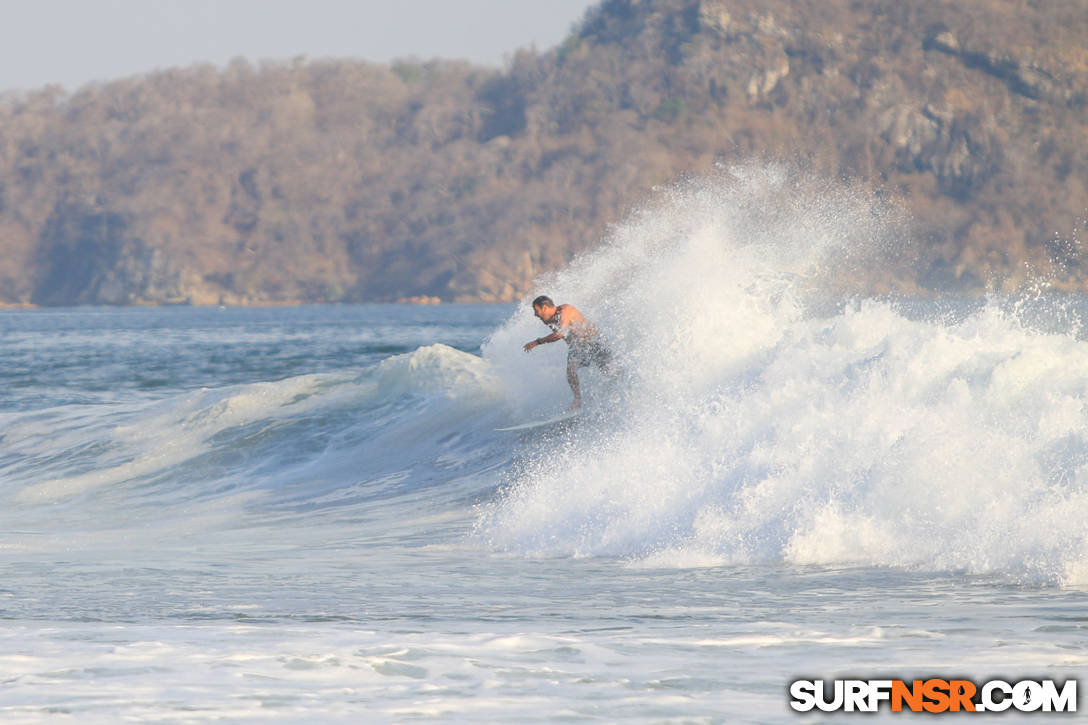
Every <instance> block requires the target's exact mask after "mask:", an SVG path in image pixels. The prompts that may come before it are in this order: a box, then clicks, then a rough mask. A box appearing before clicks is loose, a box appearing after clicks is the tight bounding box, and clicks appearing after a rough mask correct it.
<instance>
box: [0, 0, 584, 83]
mask: <svg viewBox="0 0 1088 725" xmlns="http://www.w3.org/2000/svg"><path fill="white" fill-rule="evenodd" d="M593 4H596V0H0V13H2V15H0V91H4V90H13V89H29V88H37V87H39V86H43V85H47V84H49V83H60V84H61V85H63V86H65V87H66V88H67V89H69V90H74V89H75V88H76V87H78V86H80V85H82V84H83V83H86V82H88V81H98V80H109V79H111V78H117V77H121V76H127V75H133V74H135V73H144V72H147V71H150V70H154V69H156V68H167V67H170V66H178V65H182V66H185V65H191V64H193V63H196V62H199V61H210V62H213V63H217V64H220V65H222V64H225V63H227V62H228V61H229V60H230V59H231V58H234V57H236V56H244V57H246V58H249V59H250V60H262V59H269V58H271V59H280V58H292V57H294V56H297V55H305V56H307V57H309V58H326V57H349V58H365V59H368V60H376V61H388V60H390V59H392V58H397V57H404V56H418V57H420V58H433V57H442V58H468V59H470V60H472V61H475V62H477V63H488V64H492V65H498V64H501V63H502V61H503V57H504V55H505V54H508V53H510V52H511V51H513V50H516V49H517V48H520V47H523V46H526V45H529V44H531V43H535V44H536V46H537V48H539V49H541V50H543V49H544V48H547V47H550V46H552V45H554V44H556V43H558V42H559V41H560V40H562V39H563V37H564V36H565V35H566V34H567V33H568V32H569V31H570V29H571V26H572V25H573V24H574V23H575V22H577V21H578V20H580V19H581V17H582V15H583V14H584V12H585V10H586V8H588V7H589V6H590V5H593Z"/></svg>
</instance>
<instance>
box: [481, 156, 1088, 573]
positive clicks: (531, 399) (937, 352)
mask: <svg viewBox="0 0 1088 725" xmlns="http://www.w3.org/2000/svg"><path fill="white" fill-rule="evenodd" d="M901 224H902V219H901V217H900V216H899V215H898V214H897V213H896V212H895V210H894V209H891V210H890V209H889V208H888V207H887V206H886V205H884V204H882V203H880V202H879V200H876V199H875V198H874V197H872V196H870V195H867V194H864V193H860V192H859V191H858V190H856V189H854V188H851V187H849V186H847V185H835V184H827V183H825V182H820V183H815V182H809V181H807V180H805V179H804V178H803V177H802V176H800V175H798V174H796V173H794V172H792V171H790V170H788V169H784V168H782V167H774V166H762V167H756V166H749V167H742V168H737V169H730V170H725V171H723V172H722V173H721V174H720V175H718V176H716V177H714V178H712V179H706V180H700V181H696V182H691V183H688V184H686V185H684V186H681V187H678V188H676V189H673V190H671V191H670V192H669V193H668V194H667V195H666V198H665V200H664V201H663V203H661V204H659V205H658V206H656V207H654V208H651V209H648V210H644V211H641V212H638V213H636V214H635V215H634V216H633V217H632V219H631V220H629V221H628V222H627V223H625V224H623V225H621V226H619V227H617V228H616V229H615V230H614V231H613V233H612V234H611V236H610V238H609V239H608V240H606V242H605V243H604V244H603V245H602V246H601V248H599V249H598V250H596V251H594V252H593V253H591V254H589V255H586V256H584V257H582V258H579V259H578V260H575V262H574V263H573V264H572V265H571V267H570V268H569V269H567V270H565V271H564V272H562V273H561V274H559V275H556V276H554V277H552V278H549V279H546V280H542V281H541V284H540V291H541V292H545V293H548V294H550V295H551V296H552V297H554V298H556V299H557V300H558V301H561V302H573V303H575V304H577V305H578V306H579V307H580V308H581V309H582V310H583V311H584V312H585V313H586V314H587V316H589V317H591V318H593V319H594V320H596V321H597V322H598V324H599V325H600V327H601V328H602V329H603V330H605V331H606V334H607V336H608V342H609V344H610V345H611V346H612V348H613V350H614V351H615V352H616V353H617V357H618V358H619V359H620V360H622V361H623V365H624V368H625V370H624V373H623V375H622V383H621V384H620V385H618V386H615V387H614V388H612V389H610V390H609V389H608V388H607V387H606V386H603V385H602V384H601V381H600V380H593V378H594V373H593V372H592V371H590V372H589V373H588V375H589V377H590V378H591V384H593V385H595V386H596V388H597V389H598V390H599V391H600V390H605V391H606V392H602V393H599V394H598V398H597V400H596V401H594V402H592V403H591V404H590V408H591V413H590V414H589V415H587V416H586V421H585V423H584V424H583V425H581V426H580V427H577V428H574V429H572V430H570V431H568V432H566V433H565V434H563V436H562V437H561V440H558V441H556V440H550V441H548V442H547V444H546V445H545V444H544V443H543V442H542V443H541V445H540V446H539V447H538V449H537V450H536V451H535V452H530V453H528V454H526V460H525V461H523V462H521V464H520V465H519V466H518V467H517V470H515V471H512V472H510V473H509V475H508V476H507V478H506V481H505V488H504V490H503V492H502V493H501V495H499V496H497V497H496V498H495V499H494V500H493V501H491V502H489V503H488V504H486V505H483V506H481V507H480V510H479V512H478V519H477V522H476V524H475V536H476V537H477V539H478V540H479V541H481V542H483V543H484V544H485V545H487V546H489V547H492V548H493V549H496V550H501V551H507V552H513V553H517V554H521V555H534V556H539V555H561V556H601V555H605V556H621V557H627V558H628V559H629V560H630V561H631V562H632V564H633V565H639V566H674V565H683V564H685V563H689V564H692V565H706V564H710V563H717V564H752V563H766V562H771V563H785V564H789V565H822V566H840V565H862V566H890V567H910V568H916V569H922V570H936V571H962V572H969V573H980V574H1000V575H1002V576H1009V577H1011V578H1013V579H1015V580H1018V581H1031V582H1045V583H1061V584H1065V585H1077V584H1084V583H1088V344H1086V343H1085V342H1083V341H1081V340H1079V339H1078V337H1077V329H1076V328H1075V327H1066V328H1065V329H1063V330H1059V331H1054V330H1045V329H1042V328H1041V326H1040V325H1037V324H1033V323H1030V322H1029V321H1028V320H1027V315H1025V314H1023V313H1022V308H1023V306H1021V305H1015V304H1007V303H1006V301H1003V300H998V299H992V300H989V301H987V302H985V303H980V304H975V305H969V304H964V305H961V306H959V307H958V308H957V307H955V306H952V307H949V306H947V305H945V306H941V305H938V304H936V303H934V304H930V305H924V304H920V303H913V304H912V305H907V304H904V303H897V302H895V301H894V300H889V299H867V300H866V299H862V298H860V297H855V296H851V295H848V294H844V293H843V292H842V287H843V286H844V285H843V284H842V280H844V279H846V280H849V279H852V278H856V276H857V275H858V274H860V272H861V271H862V270H864V269H865V268H867V267H872V266H880V265H885V266H895V265H898V264H901V263H902V262H903V260H904V259H908V258H909V257H910V250H909V247H908V246H907V245H905V243H904V242H903V241H902V232H901V231H899V230H900V229H901V226H900V225H901ZM919 310H922V312H919ZM1032 310H1033V313H1032V314H1033V315H1034V317H1035V318H1043V319H1046V320H1050V321H1051V322H1052V321H1053V320H1055V319H1059V318H1060V319H1063V320H1064V319H1075V315H1070V314H1069V310H1068V309H1067V308H1066V307H1065V306H1063V303H1061V302H1060V301H1058V302H1053V303H1047V302H1046V301H1045V300H1042V301H1036V303H1035V304H1034V305H1033V307H1032ZM538 327H539V322H537V321H536V320H534V319H533V318H532V317H531V314H530V312H529V310H528V309H527V307H526V308H523V309H521V310H519V311H518V313H516V314H515V316H514V317H513V318H512V319H511V320H510V321H508V322H507V324H506V325H504V326H503V328H502V329H500V330H498V331H496V332H495V334H494V335H492V337H491V339H490V340H489V342H488V344H487V345H485V348H484V355H485V357H486V358H487V359H488V360H490V361H491V363H492V365H493V366H494V368H495V371H496V375H497V376H498V377H499V378H500V379H502V380H504V381H505V383H506V385H507V387H508V388H509V389H510V390H512V391H516V392H515V393H514V394H513V397H515V398H517V400H515V401H512V402H511V405H512V406H514V407H517V406H518V405H519V404H520V405H521V406H522V407H525V408H534V407H541V406H546V405H549V404H553V401H556V400H563V399H564V397H568V398H569V393H566V392H565V384H564V383H563V380H562V364H561V360H559V359H558V357H557V356H556V357H557V359H551V358H547V359H544V358H543V356H541V357H540V358H537V357H534V356H536V353H534V356H530V360H529V361H526V360H525V359H524V358H519V357H518V355H519V353H520V347H519V343H521V342H524V341H525V340H528V339H532V338H533V337H535V336H536V334H539V333H538V332H537V328H538ZM551 347H558V346H551ZM526 379H530V380H532V381H533V382H532V386H531V388H527V386H526V385H525V383H524V381H525V380H526ZM519 381H521V382H519Z"/></svg>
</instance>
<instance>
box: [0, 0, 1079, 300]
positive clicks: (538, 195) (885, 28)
mask: <svg viewBox="0 0 1088 725" xmlns="http://www.w3.org/2000/svg"><path fill="white" fill-rule="evenodd" d="M1085 37H1088V0H1035V1H1033V0H961V1H959V2H942V1H940V0H937V1H934V0H790V1H787V0H759V1H758V2H756V1H754V0H654V1H651V0H641V1H639V0H606V1H605V2H603V3H601V4H600V5H598V6H597V7H595V8H593V9H592V10H591V11H590V12H589V13H587V15H586V17H585V18H584V19H583V21H582V22H581V23H580V24H579V25H578V26H577V27H576V28H575V30H574V31H573V32H572V34H571V35H570V36H569V37H568V38H567V39H566V40H565V41H564V42H563V43H562V44H561V45H560V46H558V47H556V48H553V49H549V50H546V51H543V52H536V51H532V50H522V51H519V52H518V53H516V54H515V55H514V56H513V58H512V59H511V61H510V63H509V65H508V67H507V68H506V69H504V70H503V71H492V70H487V69H480V68H474V67H471V66H468V65H465V64H461V63H453V62H440V61H432V62H425V63H417V62H398V63H394V64H392V65H390V66H378V65H372V64H366V63H361V62H349V61H323V62H306V61H305V60H303V59H296V60H295V61H292V62H289V63H282V64H264V65H261V66H259V67H253V66H251V65H249V64H247V63H244V62H236V63H233V64H231V65H230V66H229V67H227V68H225V69H216V68H213V67H210V66H209V67H194V68H188V69H180V70H171V71H166V72H160V73H155V74H152V75H149V76H144V77H135V78H129V79H124V80H119V81H116V82H112V83H108V84H104V85H100V86H90V87H86V88H83V89H80V90H78V91H76V92H75V93H71V94H69V93H65V92H64V91H63V90H62V89H58V88H47V89H43V90H41V91H37V92H34V93H29V94H20V95H14V96H9V97H7V98H4V99H2V100H0V250H2V251H3V254H2V255H0V302H7V303H25V302H34V303H38V304H49V305H58V304H83V303H98V304H103V303H104V304H134V303H169V302H190V303H204V304H211V303H219V302H226V303H244V302H275V301H286V300H304V301H346V300H391V299H398V298H407V297H415V298H418V299H433V298H436V297H437V298H441V299H443V300H509V299H514V298H516V297H518V296H519V295H522V294H524V293H525V292H527V291H528V290H529V286H530V283H531V280H532V279H533V278H534V276H536V275H538V274H540V273H542V272H544V271H547V270H550V269H554V268H556V267H558V266H561V265H563V264H564V263H565V262H566V261H567V260H568V259H569V258H570V256H571V255H572V254H573V253H575V252H577V251H579V250H581V249H584V248H586V247H588V246H591V245H593V244H594V243H595V242H596V241H597V240H598V239H600V237H601V236H602V234H603V233H604V231H605V229H606V226H607V225H608V224H609V223H611V222H615V221H617V220H618V219H620V218H621V217H622V216H623V214H624V213H625V211H626V210H628V209H629V208H630V207H631V206H632V205H633V204H636V203H638V202H639V201H640V200H642V199H644V198H645V196H646V194H647V193H648V190H649V189H651V188H652V187H653V186H654V185H657V184H661V183H664V182H667V181H668V180H669V179H671V178H673V177H675V176H676V175H677V174H682V173H696V174H698V173H700V172H701V171H704V170H707V169H709V168H710V167H711V165H712V164H713V163H714V162H715V161H718V160H732V159H745V158H750V157H752V156H757V157H784V158H788V159H791V160H793V162H795V163H800V164H803V165H806V166H808V167H810V168H812V169H813V170H814V172H815V173H820V174H828V175H835V176H841V175H848V176H850V177H853V178H857V179H862V180H864V181H866V182H867V183H871V184H873V185H876V186H879V187H880V188H882V189H883V190H884V192H885V193H888V194H890V195H893V196H895V197H897V198H899V199H901V200H902V202H903V203H904V204H905V205H907V206H908V207H909V208H910V209H911V210H912V212H913V216H914V227H913V233H914V234H915V235H916V237H917V238H918V240H919V241H920V242H921V245H922V246H921V250H922V251H921V254H922V257H923V260H922V264H921V265H920V266H918V268H917V269H916V270H915V271H914V272H913V275H914V278H913V279H910V280H903V281H904V282H905V283H906V286H912V285H914V286H919V287H921V288H936V287H954V288H956V289H960V290H972V289H982V288H984V287H986V286H994V285H996V286H1002V287H1011V286H1015V285H1016V284H1017V283H1018V282H1019V281H1020V280H1021V279H1023V277H1024V275H1025V270H1026V269H1028V268H1031V269H1033V270H1035V272H1036V273H1038V272H1039V271H1040V270H1041V271H1042V272H1043V273H1046V274H1049V275H1051V276H1052V277H1053V278H1055V279H1056V280H1057V281H1058V282H1059V284H1061V285H1064V286H1066V287H1069V288H1076V289H1083V288H1084V287H1085V285H1086V284H1088V269H1086V268H1085V267H1084V266H1083V263H1082V260H1081V253H1080V250H1079V246H1078V244H1077V242H1076V238H1077V235H1078V234H1079V233H1080V230H1083V229H1084V226H1085V223H1086V221H1085V220H1086V219H1088V144H1086V141H1088V49H1086V48H1088V46H1086V44H1085V43H1084V38H1085Z"/></svg>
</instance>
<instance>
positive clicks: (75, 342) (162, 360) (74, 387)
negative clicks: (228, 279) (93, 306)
mask: <svg viewBox="0 0 1088 725" xmlns="http://www.w3.org/2000/svg"><path fill="white" fill-rule="evenodd" d="M507 310H508V308H488V307H483V306H461V307H452V308H445V309H427V310H422V309H418V308H398V307H396V306H374V307H357V308H308V309H297V310H238V311H225V312H222V313H217V311H213V310H208V311H205V310H191V311H189V310H179V311H169V310H148V311H141V310H136V311H129V310H118V311H84V310H78V311H70V312H66V313H51V312H40V313H39V312H33V313H28V314H25V315H19V316H11V317H7V318H5V319H4V320H3V321H2V324H5V325H8V326H9V328H11V329H8V330H6V333H7V334H8V339H10V340H12V341H13V347H14V348H15V349H17V350H18V349H24V350H25V351H26V355H27V356H29V357H34V358H35V359H37V360H38V361H39V363H38V368H37V369H28V367H27V366H26V365H25V364H24V363H23V361H18V362H15V363H11V364H0V380H2V381H3V382H6V383H7V384H8V385H7V395H8V397H9V398H10V399H11V403H12V404H11V405H10V407H9V408H8V410H7V411H6V412H4V413H0V445H2V447H0V496H2V497H3V500H4V504H5V505H4V508H3V513H2V514H0V532H2V533H0V550H8V551H13V552H20V553H23V554H33V553H36V552H41V553H55V552H57V551H65V552H77V553H78V552H84V553H92V552H96V551H102V550H104V549H108V550H110V551H111V552H115V553H116V552H136V551H138V550H139V549H140V548H141V546H142V545H145V544H146V545H147V546H152V547H157V546H163V545H169V544H171V543H179V544H192V543H194V541H199V542H200V543H201V544H207V543H210V542H211V539H212V538H215V537H219V539H221V540H223V541H226V542H228V543H230V544H231V545H232V546H233V544H234V542H235V541H239V540H240V541H247V540H249V541H264V542H276V544H277V545H284V546H291V545H308V544H307V541H309V540H316V541H322V540H329V541H332V540H339V541H344V540H345V537H347V540H363V539H365V538H366V537H368V536H370V537H373V536H390V535H400V536H401V537H402V538H403V537H411V536H412V535H413V534H412V531H413V529H412V523H413V522H415V523H417V524H418V521H419V520H420V518H421V517H430V518H431V519H437V520H441V519H443V518H448V517H449V516H450V512H451V511H458V510H460V511H461V512H462V513H461V514H460V518H461V520H462V521H464V520H465V518H466V517H467V516H468V513H467V511H468V509H467V506H468V504H466V503H464V500H465V499H466V498H472V497H475V496H478V495H479V494H480V492H481V491H484V490H487V487H488V486H489V485H493V481H494V477H495V474H494V473H493V472H494V471H496V470H498V469H499V468H501V466H503V465H504V464H506V463H507V462H508V461H509V458H510V453H509V450H508V447H507V446H499V445H496V441H495V439H494V435H495V434H494V430H493V429H494V428H495V427H496V426H497V425H498V424H499V423H500V422H501V421H503V420H505V418H504V417H503V415H502V411H503V405H502V400H503V390H502V387H501V382H500V381H499V380H498V379H497V378H496V377H495V376H494V375H492V374H491V373H490V366H489V364H488V363H487V362H486V361H485V360H483V359H482V358H481V357H479V355H477V354H473V352H470V351H467V350H464V349H458V348H457V347H454V346H453V345H460V346H462V347H469V348H470V349H471V348H472V347H473V346H474V347H475V348H476V349H477V350H478V346H479V341H480V340H481V339H483V337H484V335H486V333H487V331H488V330H491V329H494V326H495V325H496V324H497V323H498V322H499V321H500V320H501V319H502V318H503V317H505V316H506V314H507ZM61 320H63V321H61ZM61 328H63V329H61ZM155 328H160V329H159V330H158V331H157V332H156V331H152V330H154V329H155ZM436 339H437V340H445V342H432V343H431V344H420V343H423V342H426V341H428V340H430V341H433V340H436ZM400 350H403V351H402V352H398V351H400ZM390 351H392V352H393V353H394V354H390ZM79 360H83V361H84V364H83V365H82V366H80V365H78V364H74V362H73V361H79ZM118 360H120V361H123V364H118V363H117V361H118ZM197 363H200V364H197ZM298 367H304V368H305V367H309V368H310V369H316V370H317V372H312V373H308V374H302V375H298V374H295V375H286V376H284V375H283V373H285V372H289V371H290V370H292V369H295V368H298ZM28 370H29V372H28ZM51 370H52V372H51ZM61 370H63V371H65V374H64V375H63V376H61V375H60V373H59V372H58V371H61ZM222 370H229V371H231V374H230V376H227V379H226V380H225V381H224V380H223V379H222V378H223V375H222V374H221V371H222ZM141 377H143V378H150V377H154V378H155V379H157V380H161V381H163V382H162V383H161V384H158V385H154V386H146V385H140V384H138V383H133V382H132V381H133V379H138V378H141ZM277 378H278V379H277ZM50 381H52V385H50V384H49V383H50ZM59 381H63V384H58V382H59ZM329 527H338V528H337V530H336V531H333V530H332V529H330V528H329ZM257 528H259V529H261V531H262V533H260V534H255V533H254V531H255V529H257ZM416 528H417V529H418V528H419V527H418V526H416ZM217 540H218V539H217ZM126 556H128V554H126Z"/></svg>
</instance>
